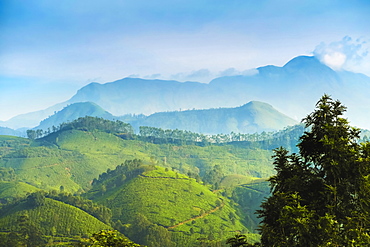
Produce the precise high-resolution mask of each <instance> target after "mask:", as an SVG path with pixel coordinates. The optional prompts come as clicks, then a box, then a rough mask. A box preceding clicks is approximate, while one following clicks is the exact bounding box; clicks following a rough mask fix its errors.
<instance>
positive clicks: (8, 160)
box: [0, 130, 273, 191]
mask: <svg viewBox="0 0 370 247" xmlns="http://www.w3.org/2000/svg"><path fill="white" fill-rule="evenodd" d="M21 140H25V141H24V143H22V144H20V145H19V146H17V148H14V149H13V150H11V151H7V153H6V154H5V155H3V156H1V157H0V167H2V169H6V170H7V172H8V173H9V172H11V171H13V173H14V176H13V177H14V178H13V180H14V179H16V181H21V182H27V183H29V184H31V185H33V186H35V187H38V188H42V189H57V190H58V189H59V188H60V186H64V188H65V189H66V190H67V191H78V190H80V189H86V188H88V187H89V185H90V183H91V181H92V180H93V179H94V178H95V177H97V176H98V175H99V174H101V173H103V172H105V171H106V170H107V169H108V168H109V169H114V168H115V167H116V166H117V165H119V164H121V163H122V162H123V161H124V160H130V159H135V158H138V159H142V160H144V161H148V162H154V163H156V164H158V165H161V166H164V167H170V168H172V167H173V168H175V169H177V170H178V171H180V172H182V173H184V174H188V172H191V173H196V174H199V175H200V176H204V175H206V174H207V173H208V172H209V171H211V170H212V169H213V168H214V167H215V166H216V165H218V166H219V167H221V170H222V173H223V174H224V175H229V174H242V175H248V176H253V177H267V176H270V175H271V174H272V173H273V169H272V165H271V151H268V150H262V149H258V148H245V147H238V146H233V145H224V146H215V145H212V146H205V147H200V146H195V145H181V146H178V145H173V144H152V143H148V142H145V141H139V140H124V139H122V138H119V137H117V136H115V135H113V134H109V133H105V132H100V131H90V132H88V131H81V130H66V131H60V132H57V133H53V134H51V135H49V136H47V137H45V138H42V139H39V140H36V141H34V142H32V143H31V144H30V143H27V142H26V141H28V140H27V139H21ZM6 181H11V180H10V178H8V179H6Z"/></svg>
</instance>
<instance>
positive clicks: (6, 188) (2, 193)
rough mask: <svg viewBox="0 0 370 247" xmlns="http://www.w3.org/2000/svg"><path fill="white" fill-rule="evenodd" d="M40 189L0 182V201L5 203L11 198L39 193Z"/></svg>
mask: <svg viewBox="0 0 370 247" xmlns="http://www.w3.org/2000/svg"><path fill="white" fill-rule="evenodd" d="M39 190H40V189H38V188H36V187H34V186H32V185H29V184H26V183H23V182H14V181H13V182H6V181H0V199H1V200H2V201H4V200H5V201H7V200H9V199H12V198H17V197H23V196H25V195H26V194H27V193H32V192H36V191H39Z"/></svg>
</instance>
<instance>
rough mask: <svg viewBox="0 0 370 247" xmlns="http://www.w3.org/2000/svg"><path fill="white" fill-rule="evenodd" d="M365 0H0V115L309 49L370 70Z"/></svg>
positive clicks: (207, 76)
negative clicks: (89, 91)
mask: <svg viewBox="0 0 370 247" xmlns="http://www.w3.org/2000/svg"><path fill="white" fill-rule="evenodd" d="M368 13H370V1H367V0H362V1H359V0H351V1H347V0H342V1H340V0H336V1H335V0H319V1H316V0H306V1H305V0H301V1H296V0H279V1H278V0H260V1H255V0H186V1H183V0H171V1H170V0H157V1H148V0H146V1H143V0H135V1H132V0H110V1H103V0H101V1H96V0H89V1H85V0H79V1H75V0H63V1H55V0H32V1H24V0H0V120H7V119H9V118H10V117H12V116H15V115H17V114H20V113H26V112H30V111H34V110H40V109H44V108H46V107H48V106H51V105H53V104H55V103H58V102H62V101H65V100H68V99H69V98H70V97H71V96H73V94H74V93H75V92H76V90H78V89H79V88H81V87H82V86H84V85H86V84H88V83H90V82H92V81H95V82H100V83H105V82H109V81H114V80H117V79H121V78H124V77H128V76H135V77H142V78H159V79H176V80H180V81H185V80H195V81H201V82H209V80H211V79H212V78H214V77H217V76H220V75H230V74H242V73H250V71H252V69H253V68H256V67H259V66H264V65H268V64H273V65H277V66H282V65H284V64H285V63H286V62H287V61H289V60H290V59H291V58H293V57H295V56H298V55H312V54H315V55H316V56H318V57H319V58H320V59H322V61H323V62H325V63H327V64H328V65H330V66H331V67H333V68H334V69H338V70H340V69H347V70H351V71H355V72H361V73H365V74H367V75H368V76H370V59H369V57H370V55H367V50H368V49H369V42H370V28H369V27H368V24H369V23H370V15H369V14H368Z"/></svg>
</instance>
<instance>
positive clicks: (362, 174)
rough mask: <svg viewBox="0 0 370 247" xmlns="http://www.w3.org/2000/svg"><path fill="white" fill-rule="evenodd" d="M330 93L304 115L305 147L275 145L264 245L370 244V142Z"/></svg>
mask: <svg viewBox="0 0 370 247" xmlns="http://www.w3.org/2000/svg"><path fill="white" fill-rule="evenodd" d="M345 111H346V107H345V106H343V105H342V103H341V102H339V101H338V100H333V99H332V98H331V97H330V96H328V95H324V96H323V97H322V98H321V99H320V100H319V101H318V103H317V104H316V109H315V111H314V112H313V113H311V114H309V115H308V116H307V117H306V118H304V119H303V123H304V124H305V127H306V131H305V132H304V134H303V135H302V136H301V138H300V141H299V144H298V148H299V153H298V154H296V153H293V154H289V152H288V151H287V150H286V149H284V148H278V149H275V150H274V152H275V155H274V156H273V158H274V165H275V170H276V172H277V173H276V175H275V176H273V177H271V178H270V179H269V181H270V184H271V192H272V194H271V196H270V197H269V198H267V199H266V200H265V201H264V202H263V203H262V205H261V206H262V209H261V210H259V211H258V214H259V217H260V218H262V221H261V226H260V232H261V244H262V246H315V247H316V246H368V245H370V236H369V230H370V222H369V219H370V218H369V212H370V208H369V206H370V205H369V203H370V200H369V199H370V198H369V197H370V193H369V192H370V191H369V188H370V187H369V168H370V143H369V142H366V143H359V142H358V140H359V133H360V131H359V130H358V129H357V128H354V127H351V126H350V125H349V122H348V120H347V119H345V118H343V114H344V112H345Z"/></svg>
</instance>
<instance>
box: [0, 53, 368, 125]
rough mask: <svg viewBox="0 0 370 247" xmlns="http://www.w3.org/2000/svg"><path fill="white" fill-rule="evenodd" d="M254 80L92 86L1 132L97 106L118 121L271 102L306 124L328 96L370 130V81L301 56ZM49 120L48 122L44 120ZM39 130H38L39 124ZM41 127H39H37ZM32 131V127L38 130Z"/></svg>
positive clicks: (261, 71) (133, 80) (266, 70)
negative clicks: (69, 109) (77, 106)
mask: <svg viewBox="0 0 370 247" xmlns="http://www.w3.org/2000/svg"><path fill="white" fill-rule="evenodd" d="M257 71H258V73H256V74H254V75H239V76H226V77H220V78H216V79H214V80H212V81H211V82H210V83H209V84H204V83H198V82H177V81H166V80H145V79H139V78H124V79H122V80H118V81H115V82H110V83H105V84H99V83H91V84H89V85H86V86H85V87H83V88H81V89H80V90H78V92H77V93H76V94H75V95H74V96H73V97H72V98H71V99H70V100H68V101H66V102H63V103H61V104H58V105H56V106H53V107H50V108H48V109H46V110H44V111H43V112H34V113H30V114H23V115H22V118H20V116H17V117H15V118H14V119H11V120H9V121H7V122H5V123H3V124H0V126H8V127H13V126H14V125H17V126H18V127H20V126H19V124H20V121H22V123H23V126H28V125H27V124H28V123H31V120H32V121H33V123H34V122H35V121H37V120H36V117H38V121H40V120H42V119H44V118H46V117H48V116H50V115H52V114H53V112H54V111H59V110H61V109H62V108H63V107H65V106H66V105H68V104H72V103H77V102H94V103H96V104H97V105H99V106H101V107H102V108H103V109H105V110H107V111H108V112H110V113H112V114H113V115H117V116H118V115H125V114H145V115H150V114H153V113H156V112H165V111H179V110H180V109H181V110H189V109H209V108H218V107H238V106H240V105H243V104H245V103H246V102H249V101H261V102H266V103H268V104H270V105H272V106H274V107H275V108H276V109H277V110H278V111H280V112H282V113H284V114H286V115H288V116H290V117H293V118H294V119H296V120H300V119H301V118H303V117H305V116H306V114H308V113H309V112H311V111H312V110H313V108H314V104H315V103H316V102H317V100H318V99H319V98H320V97H321V96H322V95H323V94H324V93H327V94H329V95H331V96H332V97H333V98H336V99H339V100H341V101H342V102H343V103H344V104H345V105H346V106H348V108H349V111H348V117H349V118H350V119H351V121H353V123H354V124H355V125H357V126H359V127H362V128H370V123H368V120H367V114H365V113H366V112H369V110H370V97H368V95H367V94H368V93H367V92H369V91H370V77H367V76H365V75H362V74H356V73H352V72H348V71H339V72H338V71H334V70H332V69H331V68H329V67H328V66H326V65H325V64H322V63H321V62H320V61H319V60H318V59H316V58H315V57H310V56H299V57H296V58H293V59H292V60H291V61H289V62H288V63H286V64H285V65H284V66H282V67H277V66H272V65H269V66H265V67H260V68H257ZM41 115H42V116H43V117H42V118H41V117H40V116H41ZM36 125H37V124H36ZM33 126H35V125H33ZM33 126H32V127H33Z"/></svg>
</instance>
